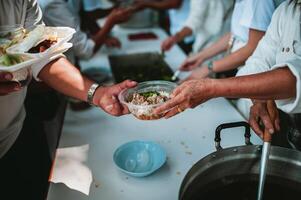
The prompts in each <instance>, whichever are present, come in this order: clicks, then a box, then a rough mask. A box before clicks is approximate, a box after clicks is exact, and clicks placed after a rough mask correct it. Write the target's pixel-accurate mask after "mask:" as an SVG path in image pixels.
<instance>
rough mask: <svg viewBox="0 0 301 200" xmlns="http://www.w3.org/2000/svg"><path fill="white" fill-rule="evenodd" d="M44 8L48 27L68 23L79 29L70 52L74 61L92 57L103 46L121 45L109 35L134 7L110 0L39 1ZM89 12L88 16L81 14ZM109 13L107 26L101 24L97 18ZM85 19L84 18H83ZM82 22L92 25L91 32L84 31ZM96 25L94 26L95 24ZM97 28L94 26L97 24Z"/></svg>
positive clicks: (45, 21)
mask: <svg viewBox="0 0 301 200" xmlns="http://www.w3.org/2000/svg"><path fill="white" fill-rule="evenodd" d="M38 2H39V4H40V6H41V9H42V11H43V13H44V14H43V21H44V23H45V24H46V25H48V26H68V27H72V28H74V29H75V30H76V33H75V34H74V36H73V38H72V40H71V42H72V43H73V47H72V49H71V51H70V52H68V53H67V55H68V58H69V59H70V61H72V62H73V63H75V58H77V59H88V58H91V57H92V56H93V54H94V53H95V52H96V51H97V50H98V49H99V48H100V47H101V46H102V45H107V46H110V47H120V45H121V43H120V41H119V40H118V39H117V38H113V37H111V36H110V35H109V34H110V32H111V30H112V28H113V27H114V25H116V24H119V23H122V22H125V21H127V20H128V19H129V17H130V16H131V14H132V11H131V9H130V8H129V9H124V8H116V9H113V6H114V5H113V4H112V3H110V2H107V1H104V0H103V1H100V0H99V1H97V2H95V1H93V0H85V1H84V0H67V1H66V0H39V1H38ZM84 11H85V13H88V14H85V18H84V19H83V18H81V14H82V13H83V12H84ZM102 13H103V15H105V14H108V13H109V14H108V16H107V19H106V21H105V23H104V25H103V27H101V28H100V27H98V25H97V24H96V20H97V18H98V17H101V16H102ZM83 20H84V21H83ZM81 24H88V25H87V27H86V28H87V29H89V28H90V31H89V33H87V32H84V31H83V30H82V29H81V28H82V27H81ZM91 24H92V25H91ZM93 25H94V27H91V26H93Z"/></svg>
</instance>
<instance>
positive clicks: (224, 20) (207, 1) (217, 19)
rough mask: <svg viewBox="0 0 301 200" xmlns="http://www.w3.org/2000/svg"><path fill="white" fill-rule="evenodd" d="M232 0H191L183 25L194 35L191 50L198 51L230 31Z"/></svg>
mask: <svg viewBox="0 0 301 200" xmlns="http://www.w3.org/2000/svg"><path fill="white" fill-rule="evenodd" d="M233 4H234V2H233V0H226V1H225V0H191V3H190V7H191V9H190V13H189V17H188V19H187V21H186V22H185V24H184V26H186V27H188V28H190V29H191V30H192V31H193V34H194V36H195V37H196V39H195V42H194V46H193V51H194V52H198V51H199V50H201V49H202V48H204V47H206V46H208V45H209V44H211V43H212V42H214V41H216V39H218V38H220V37H221V36H222V35H224V34H225V33H227V32H229V31H230V20H231V14H232V7H233Z"/></svg>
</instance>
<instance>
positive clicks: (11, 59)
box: [0, 54, 23, 67]
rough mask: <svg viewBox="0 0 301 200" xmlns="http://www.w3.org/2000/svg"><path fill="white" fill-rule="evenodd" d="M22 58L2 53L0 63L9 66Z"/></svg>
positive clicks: (19, 61)
mask: <svg viewBox="0 0 301 200" xmlns="http://www.w3.org/2000/svg"><path fill="white" fill-rule="evenodd" d="M22 61H23V60H22V58H21V57H20V56H16V55H7V54H4V55H2V56H0V65H4V66H7V67H8V66H11V65H16V64H18V63H21V62H22Z"/></svg>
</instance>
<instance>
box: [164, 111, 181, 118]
mask: <svg viewBox="0 0 301 200" xmlns="http://www.w3.org/2000/svg"><path fill="white" fill-rule="evenodd" d="M179 113H180V112H179V111H178V109H177V108H173V109H171V110H170V111H169V112H167V113H166V114H165V115H164V118H165V119H169V118H171V117H173V116H175V115H177V114H179Z"/></svg>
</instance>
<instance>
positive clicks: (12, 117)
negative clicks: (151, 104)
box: [0, 0, 136, 199]
mask: <svg viewBox="0 0 301 200" xmlns="http://www.w3.org/2000/svg"><path fill="white" fill-rule="evenodd" d="M57 17H58V18H59V16H57ZM41 23H42V12H41V9H40V8H39V6H38V4H37V1H36V0H10V1H7V0H0V28H1V26H8V25H15V24H20V25H21V26H23V27H24V28H28V27H31V26H33V25H36V24H41ZM31 68H32V71H33V76H34V78H35V79H36V80H38V81H43V82H45V83H46V84H47V85H48V86H50V87H52V88H53V89H55V90H57V91H58V92H61V93H63V94H65V95H67V96H70V97H73V98H77V99H80V100H82V101H88V102H89V103H91V104H94V105H95V106H97V107H99V108H101V109H102V110H104V111H105V112H107V113H109V114H111V115H114V116H120V115H123V114H127V113H128V109H127V108H126V107H124V106H123V105H122V104H120V102H119V101H118V98H117V95H118V94H119V93H120V92H121V91H122V90H123V89H126V88H131V87H134V86H135V85H136V83H135V82H132V81H125V82H123V83H121V84H117V85H113V86H107V87H105V86H99V85H98V84H96V83H94V82H93V81H91V80H89V79H87V78H86V77H84V76H82V75H81V73H80V71H79V70H78V69H77V68H76V67H74V66H73V65H72V64H71V63H70V62H69V61H68V60H67V59H66V58H65V57H64V56H61V55H55V56H53V57H52V58H51V59H50V60H47V61H45V62H44V63H39V64H37V65H33V66H32V67H31ZM11 80H12V74H10V73H4V72H0V173H1V174H0V177H1V182H3V183H5V184H4V186H5V187H2V186H3V185H2V184H1V195H4V194H5V193H4V192H7V193H9V192H8V191H12V190H14V189H15V185H16V183H15V182H14V183H11V182H12V180H13V179H11V177H10V175H12V174H11V173H14V174H15V175H16V176H17V175H20V181H21V175H22V174H23V175H24V176H25V175H27V176H29V177H31V176H33V174H27V173H30V172H27V171H22V167H21V166H22V164H24V165H26V166H31V165H33V164H34V163H19V162H18V160H19V159H21V158H18V157H16V155H15V154H14V153H12V152H10V150H11V147H12V146H13V145H14V143H15V142H16V141H17V138H18V136H19V134H20V132H21V129H22V126H23V121H24V119H25V115H26V113H25V109H24V105H23V103H24V99H25V96H26V92H27V88H26V87H25V88H20V85H19V84H17V83H15V82H12V81H11ZM21 143H22V142H21ZM23 147H25V149H24V151H26V144H23ZM26 156H31V155H26ZM22 159H23V158H22ZM24 159H26V158H24ZM4 160H5V161H4ZM6 161H9V162H8V163H7V162H6ZM17 165H18V166H17ZM10 168H12V169H16V168H17V169H16V171H10V173H8V172H9V171H8V169H10ZM29 168H30V167H29ZM23 175H22V177H23ZM14 181H16V180H14ZM23 181H24V180H23ZM27 181H28V184H30V181H31V179H28V180H27ZM25 182H26V181H25ZM20 183H21V182H20ZM22 183H23V182H22ZM25 184H26V183H25ZM16 187H17V188H19V186H16ZM20 187H23V186H20ZM6 188H8V189H10V190H6ZM2 190H3V191H2ZM19 190H20V191H21V189H20V188H19V189H18V191H19ZM33 191H34V189H33V188H32V191H25V192H26V193H27V192H28V193H30V192H33ZM14 195H18V194H17V193H9V196H5V195H4V196H5V197H8V198H10V199H16V198H14V197H13V196H14ZM20 195H22V198H25V199H36V198H30V197H28V198H27V197H26V195H25V193H24V194H23V193H20ZM19 199H20V198H19Z"/></svg>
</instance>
